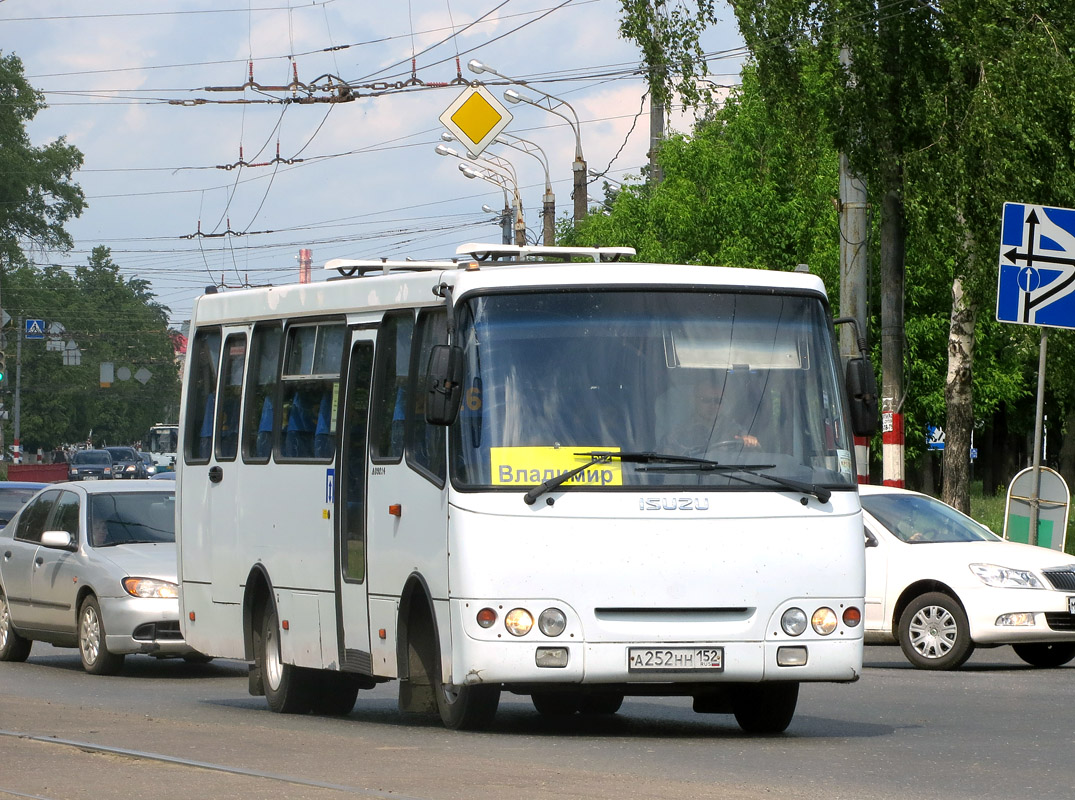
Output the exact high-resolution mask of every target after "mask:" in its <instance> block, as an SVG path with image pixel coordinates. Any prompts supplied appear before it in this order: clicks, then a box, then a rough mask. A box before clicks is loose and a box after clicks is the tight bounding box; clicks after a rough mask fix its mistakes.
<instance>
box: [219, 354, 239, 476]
mask: <svg viewBox="0 0 1075 800" xmlns="http://www.w3.org/2000/svg"><path fill="white" fill-rule="evenodd" d="M245 369H246V334H245V333H233V334H231V335H230V336H228V338H227V340H226V341H225V342H224V370H223V372H222V374H221V379H220V397H219V398H218V406H217V420H216V457H217V459H218V460H221V461H231V460H233V459H234V458H235V454H236V453H237V452H238V450H239V404H240V402H241V400H242V396H243V372H244V370H245Z"/></svg>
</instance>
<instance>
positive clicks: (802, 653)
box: [776, 647, 807, 667]
mask: <svg viewBox="0 0 1075 800" xmlns="http://www.w3.org/2000/svg"><path fill="white" fill-rule="evenodd" d="M806 658H807V653H806V648H805V647H778V648H776V665H777V666H778V667H805V666H806Z"/></svg>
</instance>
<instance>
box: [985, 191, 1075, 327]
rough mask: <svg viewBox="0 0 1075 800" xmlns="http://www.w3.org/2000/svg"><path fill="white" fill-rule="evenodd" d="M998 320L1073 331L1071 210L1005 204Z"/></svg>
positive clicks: (1074, 215) (1074, 220)
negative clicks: (1071, 329)
mask: <svg viewBox="0 0 1075 800" xmlns="http://www.w3.org/2000/svg"><path fill="white" fill-rule="evenodd" d="M997 320H998V321H999V322H1014V323H1017V324H1020V325H1044V326H1047V327H1051V328H1075V210H1072V209H1070V208H1050V207H1048V206H1032V205H1026V204H1023V203H1005V204H1004V221H1003V224H1002V226H1001V236H1000V276H999V278H998V282H997Z"/></svg>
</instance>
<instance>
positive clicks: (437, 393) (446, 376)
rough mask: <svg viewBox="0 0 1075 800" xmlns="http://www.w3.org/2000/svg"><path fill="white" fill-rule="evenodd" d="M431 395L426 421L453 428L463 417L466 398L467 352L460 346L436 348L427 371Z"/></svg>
mask: <svg viewBox="0 0 1075 800" xmlns="http://www.w3.org/2000/svg"><path fill="white" fill-rule="evenodd" d="M426 378H427V381H428V383H427V386H428V387H429V388H428V392H429V396H428V397H427V398H426V422H428V423H429V424H430V425H451V424H452V423H453V422H455V418H456V417H457V416H458V415H459V401H460V400H461V398H462V396H463V349H462V348H461V347H458V346H456V345H448V344H438V345H434V346H433V349H432V350H430V353H429V369H428V370H427V371H426Z"/></svg>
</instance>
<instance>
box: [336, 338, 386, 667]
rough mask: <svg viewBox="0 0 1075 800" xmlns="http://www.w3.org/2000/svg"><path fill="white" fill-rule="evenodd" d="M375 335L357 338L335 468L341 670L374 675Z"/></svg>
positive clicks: (340, 425)
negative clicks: (371, 457)
mask: <svg viewBox="0 0 1075 800" xmlns="http://www.w3.org/2000/svg"><path fill="white" fill-rule="evenodd" d="M375 335H376V331H374V330H355V331H353V332H352V338H351V351H350V354H349V356H348V367H347V387H346V394H345V395H344V402H343V406H342V408H341V410H340V417H339V421H340V422H339V425H338V426H337V429H338V430H339V431H340V438H339V443H340V446H339V447H338V448H337V454H338V455H337V458H338V460H337V462H336V492H335V494H336V504H335V505H336V514H335V517H336V619H337V620H338V621H337V626H338V628H339V630H338V640H339V643H340V667H341V669H344V670H346V671H349V672H362V673H365V674H372V671H373V668H372V656H371V648H370V629H369V612H368V607H367V599H368V580H367V577H368V576H367V574H366V463H367V459H366V454H367V452H368V439H369V437H368V435H367V430H368V420H369V407H370V378H371V375H372V373H373V342H374V337H375Z"/></svg>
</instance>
